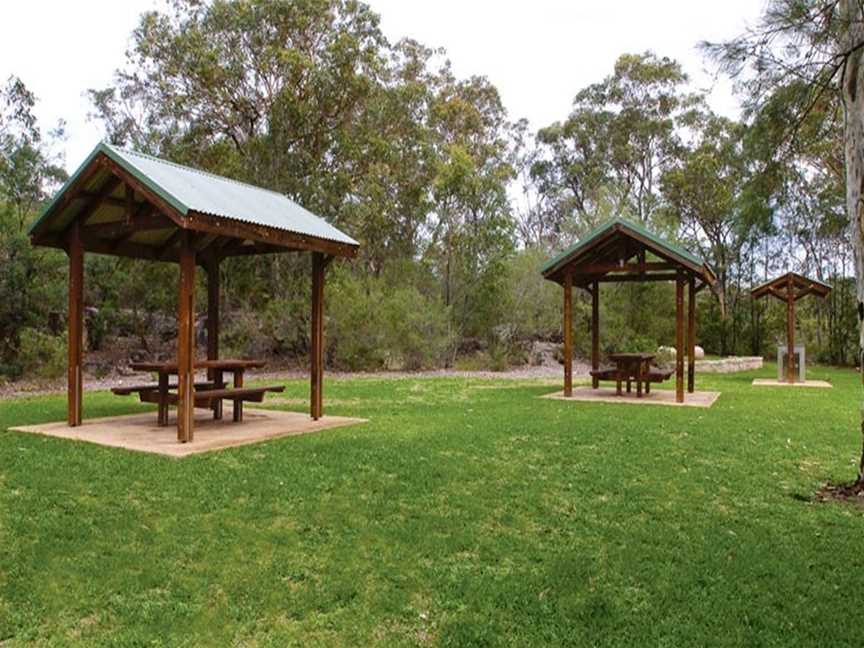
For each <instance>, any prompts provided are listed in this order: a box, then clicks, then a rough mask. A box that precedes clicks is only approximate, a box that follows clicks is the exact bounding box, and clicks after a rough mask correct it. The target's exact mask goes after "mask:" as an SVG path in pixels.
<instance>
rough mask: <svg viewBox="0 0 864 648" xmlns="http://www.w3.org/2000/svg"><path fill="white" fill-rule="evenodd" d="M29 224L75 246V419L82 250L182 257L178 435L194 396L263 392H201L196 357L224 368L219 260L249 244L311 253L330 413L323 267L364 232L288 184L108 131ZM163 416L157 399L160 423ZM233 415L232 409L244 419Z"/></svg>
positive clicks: (47, 239)
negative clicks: (199, 322) (315, 206)
mask: <svg viewBox="0 0 864 648" xmlns="http://www.w3.org/2000/svg"><path fill="white" fill-rule="evenodd" d="M29 234H30V239H31V242H32V244H33V245H39V246H47V247H53V248H60V249H63V250H65V251H66V253H67V255H68V257H69V311H68V317H69V324H68V401H67V403H68V405H67V423H68V425H69V426H79V425H81V422H82V405H81V403H82V392H83V372H82V366H83V347H84V344H83V329H84V254H85V253H95V254H107V255H112V256H118V257H129V258H134V259H143V260H146V261H158V262H172V263H176V264H178V265H179V269H180V272H179V286H178V294H179V300H178V333H177V357H176V360H175V361H174V362H173V363H171V364H172V368H171V369H170V372H171V373H176V375H177V377H178V380H177V385H176V389H177V391H176V394H175V395H172V400H171V402H172V404H176V408H177V439H178V440H179V441H180V442H188V441H192V439H193V434H194V430H193V428H194V420H195V419H194V408H195V406H196V404H197V405H198V406H199V407H200V406H202V403H205V406H206V407H208V408H211V407H212V408H213V410H214V412H216V411H217V410H218V409H219V407H220V406H221V400H222V399H223V398H224V400H228V401H232V402H234V403H235V406H236V405H242V401H243V400H244V399H249V398H251V399H253V400H260V398H259V396H260V394H258V393H257V392H260V391H261V390H260V389H259V390H255V389H249V388H244V387H242V385H237V384H236V382H235V389H233V390H231V389H218V390H215V391H210V392H196V383H195V377H194V373H195V369H196V364H199V365H201V366H202V367H206V368H207V369H208V374H209V373H211V372H214V371H215V372H219V371H221V370H222V368H223V366H222V365H221V364H220V360H219V306H220V287H219V268H220V262H221V261H222V260H224V259H226V258H229V257H235V256H244V255H257V254H271V253H282V252H309V253H311V257H312V263H311V265H312V273H311V274H312V277H311V283H312V312H311V322H312V323H311V336H310V340H311V354H310V355H311V359H310V365H311V366H310V373H311V398H310V400H311V404H310V413H311V416H312V418H313V419H316V420H317V419H318V418H320V417H321V416H322V414H323V393H322V385H323V369H324V366H323V365H324V363H323V357H324V356H323V353H324V310H323V309H324V276H325V270H326V268H327V266H328V264H329V263H330V262H331V261H332V259H333V258H335V257H353V256H355V255H356V252H357V249H358V243H357V241H355V240H354V239H352V238H351V237H349V236H347V235H346V234H344V233H343V232H341V231H339V230H338V229H336V228H335V227H333V226H332V225H330V224H329V223H327V222H326V221H325V220H324V219H322V218H320V217H318V216H316V215H315V214H313V213H311V212H310V211H308V210H306V209H304V208H303V207H301V206H300V205H298V204H297V203H295V202H293V201H292V200H290V199H289V198H287V197H286V196H284V195H283V194H280V193H277V192H274V191H269V190H266V189H262V188H259V187H255V186H252V185H249V184H245V183H241V182H237V181H235V180H231V179H228V178H224V177H221V176H217V175H213V174H210V173H205V172H203V171H199V170H197V169H192V168H189V167H185V166H181V165H178V164H174V163H172V162H168V161H165V160H161V159H158V158H155V157H152V156H150V155H144V154H142V153H136V152H133V151H128V150H123V149H120V148H117V147H115V146H111V145H109V144H106V143H102V144H99V145H98V146H96V148H95V149H94V150H93V151H92V153H90V155H89V156H88V157H87V159H86V160H85V161H84V162H83V163H82V164H81V166H80V167H79V168H78V170H77V171H76V172H75V173H74V174H73V175H72V176H71V177H70V179H69V180H68V181H67V182H66V184H65V185H64V186H63V187H62V188H61V190H60V191H59V192H58V193H57V195H56V196H55V197H54V199H53V200H52V201H51V203H50V204H49V205H48V206H47V207H46V208H45V210H44V211H43V213H42V215H41V216H40V218H39V219H38V220H37V221H36V222H35V223H34V225H33V226H32V228H31V229H30V233H29ZM199 265H200V266H202V267H203V268H204V269H205V270H206V272H207V323H206V327H207V352H206V353H207V354H206V358H207V360H206V361H205V362H201V363H198V362H196V353H195V272H196V267H197V266H199ZM250 366H255V364H254V363H250ZM211 386H212V385H211ZM217 387H220V385H217ZM221 387H224V385H221ZM142 400H144V398H143V397H142ZM214 401H218V404H217V402H214ZM220 411H221V410H220ZM162 416H163V412H162V411H161V409H160V423H161V422H163V420H162ZM236 416H237V413H236V411H235V420H236Z"/></svg>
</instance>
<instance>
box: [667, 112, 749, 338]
mask: <svg viewBox="0 0 864 648" xmlns="http://www.w3.org/2000/svg"><path fill="white" fill-rule="evenodd" d="M692 130H693V134H692V137H691V142H690V143H689V144H688V145H687V146H683V147H682V148H681V150H680V153H679V155H677V156H676V158H675V159H674V161H671V162H670V163H669V165H668V166H667V168H666V170H665V171H664V173H663V176H662V180H661V183H662V190H663V197H664V199H665V211H666V212H667V214H668V217H669V219H670V220H671V221H672V222H676V223H678V224H679V226H680V230H681V234H682V236H683V237H684V238H685V239H686V240H687V241H688V242H689V244H690V246H691V247H693V248H695V249H698V250H699V251H700V254H701V256H702V257H703V258H704V259H706V260H707V261H708V262H709V263H710V264H711V267H712V268H713V269H714V271H715V272H716V274H717V282H716V284H714V285H713V286H711V291H712V292H713V294H714V296H715V297H716V298H717V303H718V305H719V311H720V352H721V353H722V354H724V355H725V354H727V353H729V352H730V345H729V339H728V326H727V322H728V318H729V303H728V302H729V300H730V299H735V297H736V295H737V292H735V291H730V287H731V285H730V284H731V282H732V280H733V278H734V276H735V274H737V273H740V271H741V268H740V258H741V249H742V247H743V246H744V245H745V244H746V243H747V241H748V240H749V239H750V238H751V236H752V232H753V229H754V227H756V225H757V220H758V219H759V216H762V217H764V216H765V211H764V210H759V211H760V212H761V213H760V214H759V215H754V214H753V213H752V212H753V211H755V210H753V209H752V208H753V207H754V204H753V202H752V201H750V197H751V196H750V195H749V194H748V187H747V181H748V164H747V158H746V156H745V154H744V143H743V127H742V126H741V125H740V124H738V123H736V122H733V121H731V120H729V119H726V118H724V117H719V116H717V115H714V114H713V113H710V112H706V113H704V114H703V115H701V116H700V118H699V119H698V120H697V121H695V122H694V128H693V129H692ZM730 292H731V294H730Z"/></svg>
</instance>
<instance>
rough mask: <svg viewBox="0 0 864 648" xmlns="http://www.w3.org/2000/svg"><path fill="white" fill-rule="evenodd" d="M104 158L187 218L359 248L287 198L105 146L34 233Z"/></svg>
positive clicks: (53, 202) (84, 165)
mask: <svg viewBox="0 0 864 648" xmlns="http://www.w3.org/2000/svg"><path fill="white" fill-rule="evenodd" d="M99 153H104V154H105V155H107V156H108V157H109V158H111V159H112V160H113V161H114V162H116V163H117V164H119V165H121V166H122V167H123V168H124V169H126V170H127V171H128V172H129V173H131V174H133V175H134V176H135V177H136V178H137V179H138V180H139V181H141V182H142V183H144V184H146V185H147V187H148V188H149V189H150V190H151V191H153V192H155V193H157V194H158V195H159V196H160V197H161V198H162V199H164V200H165V201H166V202H168V203H169V204H170V205H171V206H172V207H174V208H175V209H177V211H178V212H180V213H181V214H183V215H186V214H188V213H189V212H190V211H195V212H200V213H203V214H210V215H213V216H217V217H220V218H229V219H233V220H237V221H242V222H246V223H254V224H256V225H263V226H265V227H273V228H276V229H281V230H285V231H288V232H293V233H295V234H302V235H305V236H313V237H316V238H320V239H326V240H329V241H335V242H338V243H344V244H347V245H358V243H357V241H355V240H354V239H353V238H351V237H350V236H348V235H347V234H345V233H344V232H341V231H340V230H338V229H336V228H335V227H333V226H332V225H330V223H328V222H327V221H325V220H324V219H323V218H321V217H320V216H316V215H315V214H313V213H312V212H310V211H309V210H308V209H306V208H304V207H302V206H300V205H298V204H297V203H296V202H294V201H293V200H291V199H290V198H288V197H287V196H285V195H283V194H280V193H277V192H275V191H270V190H269V189H262V188H261V187H256V186H253V185H250V184H246V183H243V182H239V181H237V180H231V179H230V178H225V177H222V176H218V175H214V174H212V173H207V172H205V171H200V170H198V169H192V168H190V167H186V166H182V165H180V164H175V163H174V162H168V161H166V160H161V159H159V158H156V157H153V156H151V155H145V154H143V153H137V152H135V151H128V150H125V149H121V148H118V147H115V146H111V145H110V144H106V143H104V142H103V143H101V144H99V145H98V146H97V147H96V148H95V149H94V150H93V152H92V153H91V154H90V155H89V156H88V157H87V160H85V162H84V164H82V165H81V167H79V168H78V170H77V171H76V172H75V174H73V176H72V177H71V178H69V181H68V182H67V183H66V184H65V185H64V186H63V188H62V189H61V190H60V191H59V192H58V193H57V195H56V196H55V197H54V199H53V200H52V201H51V203H50V204H49V205H48V207H46V209H45V210H44V211H43V213H42V216H40V218H39V219H38V220H37V221H36V223H34V225H33V227H32V228H31V232H32V231H33V230H35V229H36V227H37V226H38V225H39V224H40V222H41V221H42V220H43V218H44V217H45V216H47V215H48V213H49V212H51V210H52V207H53V206H54V205H55V204H56V203H57V202H58V200H59V198H60V196H62V194H63V193H64V191H65V190H66V189H67V188H68V187H69V186H71V185H72V184H73V183H74V181H75V179H76V178H77V176H78V175H80V174H81V173H82V172H83V170H84V169H85V168H86V167H87V166H88V165H89V164H90V162H91V161H92V160H93V159H94V158H95V157H96V156H97V155H98V154H99Z"/></svg>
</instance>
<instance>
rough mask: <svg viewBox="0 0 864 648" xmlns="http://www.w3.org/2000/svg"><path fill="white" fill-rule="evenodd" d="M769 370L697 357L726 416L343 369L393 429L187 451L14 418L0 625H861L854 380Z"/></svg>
mask: <svg viewBox="0 0 864 648" xmlns="http://www.w3.org/2000/svg"><path fill="white" fill-rule="evenodd" d="M757 375H759V376H764V377H772V376H774V375H775V368H774V367H773V366H767V367H766V368H765V369H764V370H763V371H761V372H755V373H747V374H737V375H730V376H715V375H712V376H704V377H700V378H699V381H698V387H699V388H704V389H713V390H719V391H722V392H723V395H722V396H721V398H720V400H719V401H718V402H717V404H715V405H714V407H713V408H711V409H710V410H702V409H688V408H671V407H669V408H667V407H635V406H630V405H608V404H602V403H598V404H589V403H567V402H560V401H552V400H541V399H538V398H536V397H537V396H539V395H541V394H544V393H548V392H549V391H553V390H554V389H555V388H556V387H557V386H550V385H548V384H547V385H544V384H542V383H539V382H535V383H531V382H513V381H499V382H491V381H479V380H473V379H416V380H411V379H408V380H390V381H388V380H377V379H371V378H370V379H357V380H350V381H349V380H346V381H333V382H328V383H327V384H326V395H327V400H328V402H329V404H328V411H329V412H330V413H333V414H344V415H355V416H362V417H366V418H368V419H370V422H369V423H367V424H364V425H361V426H357V427H353V428H344V429H338V430H332V431H328V432H324V433H321V434H318V435H310V436H305V437H294V438H287V439H282V440H277V441H273V442H268V443H263V444H258V445H252V446H246V447H241V448H235V449H229V450H225V451H222V452H216V453H211V454H205V455H198V456H194V457H191V458H187V459H183V460H173V459H167V458H164V457H159V456H151V455H144V454H134V453H131V452H126V451H122V450H116V449H110V448H104V447H99V446H95V445H89V444H84V443H75V442H70V441H64V440H59V439H52V438H44V437H38V436H32V435H26V434H18V433H0V646H3V648H8V647H11V646H24V645H26V646H31V645H34V646H78V645H81V646H92V645H100V646H101V645H105V646H111V645H116V646H145V645H146V646H204V645H213V646H228V645H239V646H288V645H298V646H299V645H303V646H314V645H325V646H366V645H380V646H412V645H430V646H439V645H440V646H494V645H504V646H528V645H535V646H539V645H573V646H583V645H584V646H590V645H603V646H605V645H628V646H633V645H635V646H642V645H646V646H690V645H699V646H701V645H728V646H739V645H750V646H793V645H807V646H841V645H848V646H852V645H856V646H858V645H860V642H861V639H860V637H861V623H862V618H864V613H862V611H861V597H860V592H861V590H862V588H864V509H862V508H858V507H856V506H855V505H850V504H825V503H817V502H815V501H812V500H811V496H812V494H813V493H814V492H815V491H816V490H817V489H818V488H819V486H820V485H821V484H822V483H823V482H824V481H825V480H848V479H850V478H852V477H853V476H854V474H855V462H856V459H857V456H858V451H859V447H860V439H859V437H858V432H857V416H858V403H859V401H860V399H861V398H860V397H861V388H860V386H859V383H858V379H857V376H856V374H854V373H853V372H851V371H841V370H824V369H819V368H813V369H811V370H808V377H810V378H814V379H828V380H831V381H832V382H833V383H834V385H835V388H834V389H831V390H820V389H812V390H808V389H795V390H792V389H782V388H753V387H751V386H750V381H751V380H752V379H753V377H754V376H757ZM306 393H307V385H306V383H305V382H292V383H289V384H288V388H287V391H286V397H287V400H285V401H283V403H282V405H281V406H284V407H288V408H291V409H297V410H303V409H304V408H305V398H306ZM142 407H143V406H139V405H133V404H132V403H131V400H128V399H120V398H117V397H113V396H111V395H110V394H105V393H94V394H87V397H86V399H85V415H86V416H97V415H99V416H105V415H111V414H121V413H129V412H133V411H137V410H139V409H141V408H142ZM64 408H65V399H64V398H63V397H59V396H57V397H53V396H52V397H40V398H33V399H22V400H16V401H0V430H5V429H6V428H8V427H9V426H12V425H15V424H25V423H36V422H43V421H50V420H58V419H62V418H63V416H64Z"/></svg>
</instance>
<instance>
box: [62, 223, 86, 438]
mask: <svg viewBox="0 0 864 648" xmlns="http://www.w3.org/2000/svg"><path fill="white" fill-rule="evenodd" d="M67 243H68V247H67V252H68V254H69V328H68V334H67V337H68V345H67V347H68V348H67V351H68V363H67V368H66V374H67V386H66V391H67V401H66V419H67V423H68V424H69V426H71V427H76V426H78V425H81V419H82V411H81V410H82V400H83V392H84V371H83V363H84V247H83V245H82V243H81V223H80V221H78V220H76V221H75V222H74V223H73V224H72V226H71V227H70V229H69V238H68V242H67Z"/></svg>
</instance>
